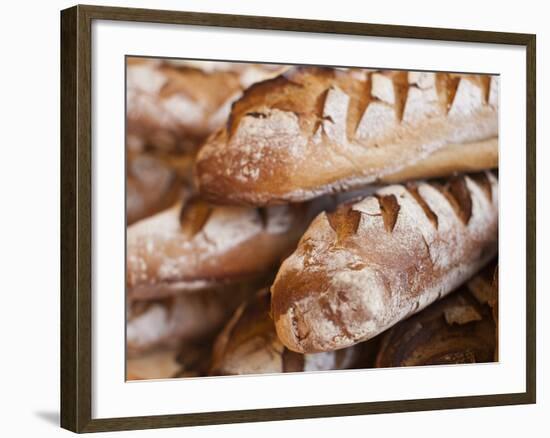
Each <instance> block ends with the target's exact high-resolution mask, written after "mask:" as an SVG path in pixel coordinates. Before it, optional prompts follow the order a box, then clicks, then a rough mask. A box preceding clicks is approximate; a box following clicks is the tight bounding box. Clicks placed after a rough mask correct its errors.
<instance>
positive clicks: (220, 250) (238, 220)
mask: <svg viewBox="0 0 550 438" xmlns="http://www.w3.org/2000/svg"><path fill="white" fill-rule="evenodd" d="M309 209H310V205H292V206H276V207H269V208H265V209H264V208H249V207H224V206H214V205H212V204H208V203H206V202H204V201H201V200H200V199H193V200H191V201H188V202H186V203H184V204H183V206H182V204H181V203H177V204H176V205H174V206H173V207H171V208H170V209H168V210H165V211H163V212H161V213H159V214H157V215H155V216H152V217H150V218H147V219H145V220H142V221H140V222H137V223H136V224H134V225H132V226H131V227H129V228H128V230H127V260H126V266H127V269H126V285H127V294H128V298H129V299H130V300H133V299H148V298H159V297H162V296H169V295H172V294H174V293H177V292H181V291H183V290H197V289H204V288H208V287H213V286H219V285H222V284H227V283H235V282H241V281H242V280H247V279H250V278H256V277H257V276H258V275H264V274H265V272H266V271H269V270H271V269H273V268H274V267H275V266H274V265H276V264H277V263H278V262H280V261H281V260H282V259H283V258H284V257H286V256H287V255H288V254H289V253H290V252H291V251H292V250H293V249H294V248H295V246H296V243H297V242H298V240H299V238H300V236H301V235H302V233H303V232H304V230H305V229H306V227H307V225H308V224H309V221H310V220H311V218H312V217H313V215H312V214H311V212H310V210H309Z"/></svg>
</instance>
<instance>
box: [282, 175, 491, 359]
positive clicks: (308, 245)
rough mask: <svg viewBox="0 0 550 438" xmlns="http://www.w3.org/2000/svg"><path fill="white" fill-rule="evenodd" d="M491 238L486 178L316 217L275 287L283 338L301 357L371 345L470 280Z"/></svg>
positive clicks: (390, 190) (370, 200)
mask: <svg viewBox="0 0 550 438" xmlns="http://www.w3.org/2000/svg"><path fill="white" fill-rule="evenodd" d="M480 181H485V183H482V182H480ZM486 182H488V183H489V185H490V189H491V190H490V194H489V193H488V192H487V190H486ZM419 197H420V198H421V199H423V201H424V202H423V203H420V202H418V199H419ZM381 200H383V201H382V202H381ZM497 241H498V181H497V179H496V177H495V176H494V175H493V174H491V173H485V175H484V176H479V175H477V176H459V177H455V178H451V179H449V180H443V181H439V182H437V181H433V182H431V183H424V182H419V183H416V184H415V186H408V187H406V186H402V185H394V186H387V187H384V188H382V189H380V190H379V191H377V192H376V194H375V196H369V197H367V198H365V199H363V200H362V201H360V202H356V203H353V204H347V205H344V206H341V207H339V208H338V209H337V210H336V211H335V212H334V213H330V214H326V213H321V214H320V215H319V216H317V218H316V219H315V220H314V221H313V222H312V224H311V225H310V227H309V229H308V230H307V231H306V233H305V234H304V236H303V237H302V239H301V241H300V243H299V244H298V248H297V250H296V251H295V252H294V253H293V254H292V255H291V256H290V257H289V258H287V259H286V260H285V261H284V262H283V264H282V265H281V268H280V270H279V272H278V274H277V277H276V279H275V282H274V284H273V286H272V288H271V291H272V312H273V318H274V320H275V324H276V328H277V333H278V335H279V338H280V339H281V341H282V342H283V344H285V346H287V347H288V348H290V349H292V350H294V351H298V352H306V353H310V352H316V351H329V350H334V349H337V348H342V347H346V346H349V345H353V344H355V343H357V342H361V341H364V340H367V339H370V338H372V337H374V336H376V335H377V334H378V333H380V332H382V331H384V330H386V329H388V328H389V327H391V326H392V325H394V324H395V323H397V322H398V321H400V320H401V319H403V318H406V317H407V316H409V315H411V314H413V313H416V312H418V311H420V310H422V309H423V308H424V307H426V306H427V305H429V304H430V303H432V302H433V301H435V300H437V299H438V298H440V297H442V296H444V295H445V294H447V293H449V292H450V291H452V290H453V289H454V288H456V287H457V286H459V285H460V284H461V283H462V282H464V281H465V280H467V279H468V278H469V277H471V276H472V275H473V274H474V273H475V272H476V271H477V270H479V269H480V268H481V267H483V266H484V265H485V263H487V261H488V260H489V259H490V258H491V257H492V256H493V255H494V254H495V253H496V250H497Z"/></svg>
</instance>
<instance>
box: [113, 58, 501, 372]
mask: <svg viewBox="0 0 550 438" xmlns="http://www.w3.org/2000/svg"><path fill="white" fill-rule="evenodd" d="M124 62H125V87H126V89H125V109H126V114H125V202H126V205H125V214H126V216H125V227H126V236H125V239H126V240H125V242H126V250H125V257H126V260H125V271H126V272H125V281H126V284H125V291H124V290H120V293H121V294H122V293H124V294H125V296H124V300H125V312H126V313H125V321H126V327H125V341H126V345H125V349H126V350H125V361H126V370H125V371H126V375H125V378H126V380H127V381H143V380H152V379H189V378H207V377H218V378H221V376H238V375H262V374H278V373H313V372H348V371H345V370H352V371H349V372H354V371H353V370H361V369H373V371H372V372H373V373H376V372H377V371H376V370H375V369H377V368H392V367H419V366H437V367H439V366H460V367H464V366H469V367H471V366H475V364H485V363H490V362H499V353H498V352H499V315H498V302H499V290H498V248H499V175H498V169H499V93H500V90H499V74H498V73H494V74H488V73H483V74H480V73H478V72H464V71H432V70H429V69H426V70H403V69H395V70H392V69H388V68H378V67H377V66H361V65H360V66H327V65H309V64H300V65H285V64H278V63H269V64H267V63H261V62H257V63H251V62H242V61H239V60H204V59H179V58H167V57H161V56H159V57H150V56H147V57H145V56H133V55H126V56H125V61H124ZM122 347H123V346H121V348H122Z"/></svg>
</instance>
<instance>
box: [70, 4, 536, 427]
mask: <svg viewBox="0 0 550 438" xmlns="http://www.w3.org/2000/svg"><path fill="white" fill-rule="evenodd" d="M92 20H121V21H141V22H153V23H169V24H187V25H197V26H220V27H232V28H249V29H267V30H284V31H295V32H316V33H328V34H347V35H363V36H378V37H389V38H414V39H427V40H442V41H460V42H479V43H491V44H513V45H520V46H525V47H526V51H527V66H526V67H527V96H526V98H527V139H526V142H527V212H526V214H527V248H526V249H527V321H526V327H527V369H526V375H527V379H526V388H527V389H526V391H525V392H523V393H514V394H498V395H483V396H472V397H449V398H437V399H420V400H403V401H387V402H369V403H353V404H339V405H325V406H304V407H294V408H277V409H260V410H246V411H230V412H208V413H201V414H181V415H162V416H145V417H131V418H106V419H92V417H91V406H92V399H91V387H92V380H91V379H92V377H91V376H92V368H91V366H92V365H91V345H92V343H91V329H92V327H91V298H92V295H91V276H92V265H91V260H92V258H91V253H92V221H91V199H92V192H91V190H92V184H91V169H92V167H91V164H92V148H91V23H92ZM535 47H536V43H535V36H534V35H531V34H517V33H503V32H486V31H476V30H458V29H439V28H426V27H411V26H395V25H380V24H364V23H348V22H332V21H319V20H299V19H289V18H276V17H255V16H236V15H225V14H204V13H195V12H176V11H160V10H146V9H129V8H111V7H98V6H76V7H73V8H70V9H67V10H64V11H62V13H61V425H62V427H64V428H66V429H69V430H72V431H75V432H99V431H109V430H127V429H150V428H161V427H176V426H193V425H206V424H222V423H239V422H256V421H275V420H287V419H298V418H318V417H329V416H330V417H337V416H349V415H364V414H377V413H388V412H409V411H422V410H436V409H457V408H469V407H482V406H496V405H513V404H526V403H534V402H535V400H536V396H535V394H536V391H535V387H536V368H535V363H536V350H535V343H536V333H535V331H536V319H535V310H536V297H535V289H536V284H535V263H536V260H535V251H536V243H535V225H536V224H535V216H536V204H535V203H536V200H535V198H536V196H535V194H536V191H535V190H536V188H535V178H536V174H535V164H536V157H535V137H536V135H535V134H536V127H535V123H536V121H535V113H536V101H535V91H536V88H535V87H536V86H535V82H536V79H535V56H536V53H535V51H536V50H535Z"/></svg>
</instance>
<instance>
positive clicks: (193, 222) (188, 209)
mask: <svg viewBox="0 0 550 438" xmlns="http://www.w3.org/2000/svg"><path fill="white" fill-rule="evenodd" d="M211 214H212V206H211V205H210V204H208V203H207V202H205V201H203V200H201V199H199V198H194V199H191V200H190V201H189V202H187V203H186V204H184V205H183V206H182V208H181V211H180V225H181V230H182V233H183V234H187V235H188V236H189V237H193V236H195V235H196V234H197V233H198V232H200V231H201V230H202V229H203V228H204V226H205V225H206V222H208V219H209V217H210V215H211Z"/></svg>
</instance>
